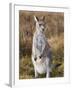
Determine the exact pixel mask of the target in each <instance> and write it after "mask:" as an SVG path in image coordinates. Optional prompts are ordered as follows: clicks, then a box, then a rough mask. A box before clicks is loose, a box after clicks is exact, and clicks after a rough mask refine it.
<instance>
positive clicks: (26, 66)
mask: <svg viewBox="0 0 72 90" xmlns="http://www.w3.org/2000/svg"><path fill="white" fill-rule="evenodd" d="M34 15H35V16H37V17H38V18H41V17H42V16H45V20H44V23H45V36H46V38H47V40H48V42H49V44H50V46H51V49H52V63H53V64H61V66H60V67H58V68H53V70H52V73H51V78H52V77H63V76H64V13H62V12H58V13H57V12H40V11H39V12H37V11H35V12H34V11H24V10H20V11H19V79H30V78H34V68H33V64H32V60H31V54H32V39H33V34H34V32H35V21H34ZM40 77H41V78H43V77H45V75H40Z"/></svg>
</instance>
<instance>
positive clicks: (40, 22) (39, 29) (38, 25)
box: [34, 16, 45, 33]
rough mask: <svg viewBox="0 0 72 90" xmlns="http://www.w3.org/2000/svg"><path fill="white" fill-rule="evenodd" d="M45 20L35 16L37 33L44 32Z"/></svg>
mask: <svg viewBox="0 0 72 90" xmlns="http://www.w3.org/2000/svg"><path fill="white" fill-rule="evenodd" d="M44 18H45V17H42V19H40V20H39V19H38V17H36V16H34V20H35V22H36V31H37V32H42V33H43V32H44V22H43V21H44Z"/></svg>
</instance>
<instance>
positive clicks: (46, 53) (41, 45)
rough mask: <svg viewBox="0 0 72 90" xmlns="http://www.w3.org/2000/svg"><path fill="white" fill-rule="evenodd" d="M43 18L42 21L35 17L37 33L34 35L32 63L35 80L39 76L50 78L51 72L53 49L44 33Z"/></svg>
mask: <svg viewBox="0 0 72 90" xmlns="http://www.w3.org/2000/svg"><path fill="white" fill-rule="evenodd" d="M44 18H45V17H43V18H42V19H41V20H39V19H38V17H36V16H34V20H35V22H36V31H35V32H34V35H33V44H32V62H33V65H34V71H35V78H37V77H38V74H43V73H46V77H47V78H48V77H50V71H51V48H50V45H49V43H48V41H47V39H46V37H45V34H44V31H45V26H44V22H43V20H44Z"/></svg>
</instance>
